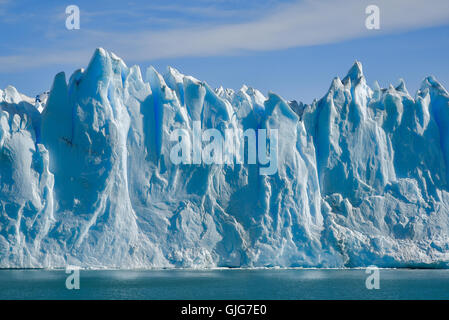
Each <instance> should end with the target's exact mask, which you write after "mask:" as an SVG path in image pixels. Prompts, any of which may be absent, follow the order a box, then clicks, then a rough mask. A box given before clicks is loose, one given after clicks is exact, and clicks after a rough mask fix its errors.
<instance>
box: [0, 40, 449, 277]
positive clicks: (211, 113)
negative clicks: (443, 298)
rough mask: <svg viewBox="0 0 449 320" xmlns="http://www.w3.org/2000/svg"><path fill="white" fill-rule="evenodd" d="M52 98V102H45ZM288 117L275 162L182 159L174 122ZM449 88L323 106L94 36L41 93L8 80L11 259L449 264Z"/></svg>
mask: <svg viewBox="0 0 449 320" xmlns="http://www.w3.org/2000/svg"><path fill="white" fill-rule="evenodd" d="M44 104H45V107H44V108H43V111H42V113H40V112H39V111H38V109H39V107H43V105H44ZM194 121H201V124H202V127H203V128H215V129H217V130H219V131H220V132H222V133H223V134H224V132H225V130H226V129H235V130H236V129H243V130H245V129H248V128H254V129H257V128H276V129H278V131H279V137H280V138H279V143H278V170H277V172H276V173H275V174H273V175H260V174H259V168H258V165H257V164H256V165H254V164H233V165H206V164H200V165H186V164H179V165H174V164H173V163H172V162H171V161H170V149H171V147H172V146H173V142H172V141H170V133H171V132H172V131H173V130H174V129H177V128H187V129H189V128H192V125H193V122H194ZM448 169H449V95H448V93H447V91H446V90H445V89H444V88H443V87H442V86H441V85H440V84H439V83H438V82H437V81H436V80H435V79H433V78H431V77H430V78H426V79H425V80H424V81H423V84H422V87H421V89H420V90H419V91H418V92H417V94H416V96H415V97H414V98H413V97H411V96H410V95H409V93H408V92H407V89H406V88H405V84H404V82H401V83H400V85H399V86H398V87H396V88H394V87H392V86H390V88H388V89H381V88H379V87H378V86H376V87H375V88H373V89H371V88H369V87H368V86H367V84H366V81H365V78H364V76H363V73H362V67H361V65H360V64H359V63H355V64H354V66H353V67H352V68H351V70H350V71H349V73H348V75H347V76H346V77H345V78H344V79H343V80H340V79H339V78H336V79H334V80H333V82H332V84H331V87H330V89H329V92H328V93H327V94H326V95H325V96H324V97H323V98H322V99H321V100H319V101H315V102H314V103H312V104H311V105H303V104H302V103H297V102H295V101H293V102H286V101H284V100H283V99H282V98H281V97H279V96H277V95H275V94H272V93H270V94H269V95H268V97H265V96H264V95H263V94H262V93H260V92H259V91H257V90H255V89H252V88H248V87H246V86H243V87H242V88H241V89H240V90H239V91H237V92H235V91H233V90H229V89H223V88H219V89H216V90H213V89H211V88H210V87H209V86H208V85H207V84H206V83H205V82H201V81H198V80H197V79H195V78H192V77H189V76H184V75H182V74H180V73H179V72H178V71H177V70H175V69H172V68H169V69H168V70H167V73H166V74H165V75H161V74H159V73H158V72H157V71H156V70H154V69H153V68H149V69H148V70H147V72H146V76H145V78H143V77H142V75H141V72H140V69H139V68H138V67H136V66H134V67H131V68H128V67H127V66H126V65H125V63H124V62H123V61H122V60H121V59H120V58H118V57H116V56H115V55H114V54H112V53H108V52H106V51H104V50H103V49H98V50H97V51H96V52H95V54H94V56H93V58H92V60H91V62H90V64H89V66H88V67H87V69H86V70H78V71H76V72H75V73H74V74H73V75H72V76H71V77H70V79H69V80H68V83H67V80H66V78H65V75H64V74H63V73H60V74H58V75H56V77H55V80H54V83H53V86H52V89H51V91H50V94H49V96H48V99H47V100H46V102H45V103H43V102H42V103H40V104H39V106H38V108H36V107H35V106H34V105H32V104H31V103H30V102H29V101H28V100H27V99H25V98H24V97H23V96H22V95H20V94H19V93H18V92H17V91H16V90H15V89H14V88H12V87H8V88H6V89H5V91H0V188H1V191H0V267H64V266H65V265H67V264H71V265H79V266H83V267H119V268H151V267H198V268H203V267H216V266H220V267H263V266H269V267H270V266H282V267H290V266H304V267H312V266H313V267H343V266H347V267H357V266H366V265H371V264H375V265H377V266H383V267H401V266H404V267H405V266H432V267H448V266H449V193H448V190H449V185H448V181H449V170H448Z"/></svg>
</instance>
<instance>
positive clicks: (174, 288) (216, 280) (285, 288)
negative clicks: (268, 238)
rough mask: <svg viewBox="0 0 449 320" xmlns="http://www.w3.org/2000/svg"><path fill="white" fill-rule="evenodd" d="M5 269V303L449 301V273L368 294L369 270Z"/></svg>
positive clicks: (388, 273) (398, 281)
mask: <svg viewBox="0 0 449 320" xmlns="http://www.w3.org/2000/svg"><path fill="white" fill-rule="evenodd" d="M67 276H68V275H67V274H66V273H65V270H59V271H58V270H56V271H55V270H52V271H50V270H0V299H449V270H410V269H403V270H402V269H401V270H391V269H381V270H380V289H378V290H376V289H373V290H368V289H367V288H366V286H365V280H366V278H367V277H368V276H369V275H368V274H366V273H365V270H363V269H358V270H316V269H287V270H285V269H284V270H283V269H268V270H241V269H235V270H206V271H204V270H201V271H199V270H157V271H155V270H152V271H148V270H145V271H118V270H117V271H86V270H81V271H80V289H79V290H68V289H67V288H66V284H65V283H66V278H67Z"/></svg>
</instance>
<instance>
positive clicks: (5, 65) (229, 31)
mask: <svg viewBox="0 0 449 320" xmlns="http://www.w3.org/2000/svg"><path fill="white" fill-rule="evenodd" d="M1 1H4V0H0V2H1ZM369 4H376V5H378V6H379V7H380V18H381V29H380V30H375V31H373V30H367V29H366V28H365V19H366V14H365V8H366V6H367V5H369ZM161 9H164V10H169V9H173V8H171V7H161ZM205 10H206V9H205ZM210 10H213V11H211V12H215V13H216V9H210ZM92 14H93V13H92ZM92 14H91V15H92ZM448 21H449V2H448V1H447V0H432V1H422V0H395V1H391V0H378V1H364V0H345V1H335V0H332V1H331V0H320V1H318V0H314V1H312V0H305V1H299V2H295V3H290V4H285V3H284V4H281V5H278V6H277V7H275V8H274V9H272V10H270V12H266V13H265V14H264V15H263V16H261V17H258V18H253V19H252V20H250V21H243V22H242V21H240V22H227V23H213V22H208V23H207V25H205V24H204V22H203V23H196V22H195V21H194V20H193V21H191V22H189V24H188V25H187V26H183V27H182V28H170V29H168V28H167V29H162V30H157V31H154V30H145V29H142V30H138V31H133V32H129V31H128V32H108V31H103V30H93V29H83V27H82V29H83V30H80V31H76V32H79V35H80V36H79V37H78V38H77V39H78V40H77V41H78V42H79V44H80V45H79V46H78V49H77V43H78V42H77V41H75V40H73V38H70V39H65V38H66V37H63V38H61V39H59V40H58V41H56V42H54V43H53V45H52V46H50V47H49V48H46V49H41V50H40V51H39V52H36V51H34V52H33V57H32V59H31V57H30V54H28V53H25V54H23V53H22V54H17V55H11V56H3V57H0V71H2V70H3V71H5V70H11V68H17V67H18V66H20V67H26V68H32V67H38V66H42V65H48V64H55V63H64V62H65V63H70V64H78V63H83V61H84V64H85V61H86V59H87V58H88V56H89V55H90V54H91V52H92V50H93V47H97V46H104V47H105V48H106V49H110V50H112V51H114V52H116V53H117V54H119V55H121V56H122V57H123V58H125V60H133V61H140V62H144V61H149V60H152V59H158V58H170V57H183V56H211V55H229V54H238V53H241V52H247V51H266V50H278V49H286V48H292V47H299V46H311V45H320V44H328V43H334V42H339V41H344V40H349V39H354V38H358V37H369V36H375V35H379V34H388V33H394V32H402V31H407V30H413V29H419V28H423V27H430V26H437V25H444V24H447V23H448ZM130 23H133V21H130ZM81 44H82V45H81ZM80 48H86V49H80Z"/></svg>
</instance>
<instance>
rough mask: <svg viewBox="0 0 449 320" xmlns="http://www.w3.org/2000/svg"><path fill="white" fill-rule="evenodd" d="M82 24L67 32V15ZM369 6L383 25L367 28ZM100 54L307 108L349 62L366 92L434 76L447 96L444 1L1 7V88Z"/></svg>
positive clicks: (205, 0) (203, 0)
mask: <svg viewBox="0 0 449 320" xmlns="http://www.w3.org/2000/svg"><path fill="white" fill-rule="evenodd" d="M69 5H76V6H78V8H79V10H80V28H79V29H78V30H68V29H67V28H66V19H67V17H68V14H67V13H66V7H67V6H69ZM368 5H376V6H378V8H379V29H368V28H366V25H365V21H366V19H367V18H368V16H369V14H367V13H366V11H365V10H366V7H367V6H368ZM96 47H103V48H105V49H106V50H109V51H112V52H114V53H115V54H117V55H118V56H120V57H121V58H123V60H124V61H125V62H126V64H127V65H128V66H131V65H134V64H137V65H139V66H140V67H141V68H142V70H145V69H146V68H147V67H149V66H151V65H152V66H154V67H155V68H156V69H157V70H158V71H159V72H162V73H163V72H165V70H166V67H167V66H173V67H175V68H177V69H178V70H179V71H180V72H182V73H184V74H188V75H192V76H194V77H196V78H198V79H200V80H203V81H206V82H207V83H208V84H209V85H211V86H212V87H218V86H220V85H222V86H223V87H225V88H233V89H239V88H240V87H241V86H242V85H243V84H246V85H248V86H251V87H254V88H257V89H259V90H261V91H262V92H263V93H264V94H266V93H268V92H269V91H272V92H275V93H277V94H280V95H281V96H282V97H284V98H285V99H288V100H291V99H296V100H300V101H303V102H305V103H310V102H312V100H313V99H314V98H321V97H322V96H323V95H324V94H325V93H326V92H327V90H328V88H329V86H330V83H331V81H332V79H333V78H334V77H336V76H339V77H341V78H342V77H344V76H345V74H346V72H347V71H348V70H349V69H350V67H351V66H352V64H353V63H354V61H355V60H358V61H360V62H361V63H362V64H363V69H364V74H365V76H366V78H367V81H368V84H370V85H371V84H373V83H374V81H375V80H377V81H378V82H379V84H380V85H381V86H382V87H387V86H388V85H389V84H390V83H391V84H393V85H395V84H397V83H398V82H399V79H400V78H403V79H404V80H405V82H406V84H407V87H408V89H409V92H410V93H411V94H412V95H414V93H415V91H416V90H417V89H418V88H419V86H420V83H421V81H422V79H423V78H424V77H426V76H428V75H434V76H435V77H436V78H437V79H438V80H439V81H440V82H441V83H442V84H443V86H445V87H446V88H449V59H448V55H449V1H447V0H427V1H422V0H369V1H368V0H342V1H340V0H332V1H331V0H279V1H275V0H227V1H224V0H215V1H211V0H190V1H180V0H172V1H166V0H146V1H144V0H142V1H140V0H134V1H110V0H109V1H106V0H96V1H74V0H71V1H61V0H54V1H52V0H47V1H35V0H0V88H5V87H6V86H7V85H13V86H15V87H16V88H17V89H18V90H19V91H20V92H22V93H24V94H26V95H29V96H35V95H36V94H38V93H41V92H42V91H45V90H48V89H50V87H51V84H52V81H53V77H54V75H55V74H56V73H58V72H60V71H65V72H66V74H67V76H70V75H71V74H72V72H73V71H75V70H76V69H79V68H81V67H86V66H87V65H88V63H89V60H90V57H91V56H92V54H93V52H94V50H95V48H96Z"/></svg>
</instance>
